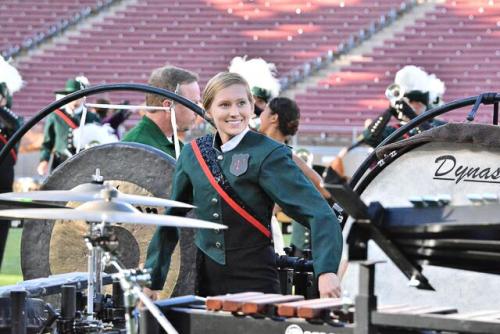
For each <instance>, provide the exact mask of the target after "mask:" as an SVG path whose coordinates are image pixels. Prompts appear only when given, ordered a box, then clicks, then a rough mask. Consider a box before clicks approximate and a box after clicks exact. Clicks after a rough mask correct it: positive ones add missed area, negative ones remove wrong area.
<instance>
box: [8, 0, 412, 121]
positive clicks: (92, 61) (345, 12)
mask: <svg viewBox="0 0 500 334" xmlns="http://www.w3.org/2000/svg"><path fill="white" fill-rule="evenodd" d="M402 3H403V4H404V2H402V1H401V0H377V1H369V0H359V1H352V2H344V1H337V0H336V1H331V2H325V1H299V0H297V1H257V2H255V3H251V2H243V1H235V0H210V1H203V0H183V1H178V2H175V1H170V2H165V1H163V0H143V1H138V2H132V4H130V5H128V6H126V7H125V8H124V9H121V10H118V11H116V12H113V13H112V14H109V15H106V16H105V17H104V19H103V20H102V22H100V23H96V24H93V25H92V26H90V27H88V28H84V29H82V30H80V32H79V35H77V36H69V37H68V39H67V40H66V41H63V42H59V43H57V44H56V45H54V46H53V47H49V48H45V49H44V50H43V52H41V53H40V54H39V55H35V56H33V57H31V58H30V59H28V60H26V61H22V62H21V63H20V64H19V69H20V71H21V73H22V74H23V77H24V79H25V81H26V83H27V85H26V87H25V88H24V89H23V90H22V91H21V92H19V93H18V94H16V98H15V106H16V111H18V112H20V113H21V114H23V115H25V116H30V115H33V114H34V113H35V112H37V111H38V110H40V109H41V107H43V106H45V105H47V104H48V103H49V102H50V101H51V100H52V99H53V93H52V92H53V90H55V89H57V88H60V87H62V86H63V85H64V82H65V81H66V80H67V79H68V78H69V77H71V76H74V75H79V74H85V75H86V76H87V77H88V78H89V79H90V81H91V83H92V84H100V83H117V82H136V83H145V82H146V81H147V77H148V75H149V73H150V72H151V70H152V69H153V68H155V67H158V66H162V65H163V64H165V63H171V64H174V65H178V66H182V67H185V68H188V69H190V70H193V71H195V72H197V73H198V74H199V75H200V79H201V82H202V84H204V83H205V82H206V81H207V80H208V78H210V77H211V76H212V75H214V74H215V73H217V72H219V71H223V70H225V69H227V67H228V65H229V62H230V60H231V59H232V58H233V57H234V56H243V55H248V56H249V57H263V58H265V59H266V60H267V61H269V62H273V63H275V64H276V66H277V69H278V72H279V76H281V77H287V76H300V75H304V74H307V72H308V71H310V69H311V65H309V64H308V65H305V64H307V63H308V62H312V63H313V66H314V64H315V63H314V62H316V63H317V64H320V63H321V59H325V58H326V57H328V55H329V54H332V53H333V52H334V51H336V50H338V49H339V48H342V47H345V45H347V43H348V42H349V41H353V40H354V39H355V38H361V37H362V36H361V37H360V35H364V34H368V32H369V31H370V29H372V30H373V29H375V28H374V27H375V26H377V25H380V24H381V22H382V23H383V22H385V21H387V20H388V18H389V17H390V16H391V15H392V16H394V13H395V12H396V11H397V10H400V8H401V6H402ZM403 7H404V6H403ZM360 31H363V33H360ZM109 97H110V98H111V100H112V101H114V102H120V100H122V99H125V98H127V99H130V100H132V101H135V102H140V101H141V100H140V98H139V97H137V94H135V95H131V94H110V95H109Z"/></svg>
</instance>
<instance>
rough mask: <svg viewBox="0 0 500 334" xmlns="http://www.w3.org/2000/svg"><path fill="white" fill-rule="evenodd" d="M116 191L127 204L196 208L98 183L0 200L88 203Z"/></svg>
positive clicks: (19, 194) (19, 193) (17, 194)
mask: <svg viewBox="0 0 500 334" xmlns="http://www.w3.org/2000/svg"><path fill="white" fill-rule="evenodd" d="M109 189H111V190H113V191H116V197H115V199H116V200H117V201H121V202H126V203H130V204H134V205H147V206H164V207H177V208H190V209H191V208H194V206H192V205H190V204H187V203H182V202H179V201H173V200H169V199H163V198H157V197H148V196H140V195H129V194H125V193H122V192H120V191H119V190H118V189H116V188H114V187H111V186H110V185H104V184H98V183H84V184H81V185H79V186H76V187H75V188H73V189H71V190H46V191H29V192H17V193H15V192H11V193H3V194H0V199H5V200H22V201H50V202H69V201H72V202H88V201H93V200H99V199H104V197H103V195H102V193H101V192H102V191H103V190H109Z"/></svg>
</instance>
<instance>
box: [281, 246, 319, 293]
mask: <svg viewBox="0 0 500 334" xmlns="http://www.w3.org/2000/svg"><path fill="white" fill-rule="evenodd" d="M284 250H285V253H287V254H291V252H292V248H291V247H286V248H285V249H284ZM276 267H277V268H278V275H279V279H280V283H281V292H282V293H283V294H284V295H287V294H291V293H292V292H294V294H296V295H302V296H304V297H305V298H306V299H312V298H317V297H318V296H319V293H318V286H317V282H316V280H315V278H314V270H313V261H312V260H311V250H309V249H306V250H304V258H299V257H293V256H289V255H277V256H276ZM293 288H295V291H293Z"/></svg>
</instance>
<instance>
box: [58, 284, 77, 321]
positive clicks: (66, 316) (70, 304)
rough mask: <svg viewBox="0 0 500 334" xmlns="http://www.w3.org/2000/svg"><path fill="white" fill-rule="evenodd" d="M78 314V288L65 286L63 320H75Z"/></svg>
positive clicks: (63, 292)
mask: <svg viewBox="0 0 500 334" xmlns="http://www.w3.org/2000/svg"><path fill="white" fill-rule="evenodd" d="M75 314H76V287H75V286H74V285H63V286H62V287H61V318H62V319H63V320H73V319H74V318H75Z"/></svg>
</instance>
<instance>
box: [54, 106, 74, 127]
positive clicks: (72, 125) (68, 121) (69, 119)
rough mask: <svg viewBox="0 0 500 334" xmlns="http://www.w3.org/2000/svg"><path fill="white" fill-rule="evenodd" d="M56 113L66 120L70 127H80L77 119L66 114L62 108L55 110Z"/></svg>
mask: <svg viewBox="0 0 500 334" xmlns="http://www.w3.org/2000/svg"><path fill="white" fill-rule="evenodd" d="M55 113H56V114H57V116H59V117H60V118H61V119H62V120H63V121H64V123H66V124H68V126H69V127H70V128H72V129H76V128H77V127H78V125H76V123H75V121H74V120H73V119H72V118H71V117H70V116H69V115H68V114H66V113H65V112H64V111H62V110H61V109H57V110H56V111H55Z"/></svg>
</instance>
